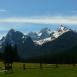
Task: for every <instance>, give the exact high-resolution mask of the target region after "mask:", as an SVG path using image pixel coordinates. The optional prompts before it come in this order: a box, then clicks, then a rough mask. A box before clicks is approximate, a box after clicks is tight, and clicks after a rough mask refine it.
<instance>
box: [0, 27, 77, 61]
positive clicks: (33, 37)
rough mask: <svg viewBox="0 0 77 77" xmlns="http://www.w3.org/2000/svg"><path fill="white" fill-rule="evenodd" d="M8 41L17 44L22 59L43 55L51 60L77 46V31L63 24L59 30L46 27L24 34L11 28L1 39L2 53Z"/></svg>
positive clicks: (0, 49)
mask: <svg viewBox="0 0 77 77" xmlns="http://www.w3.org/2000/svg"><path fill="white" fill-rule="evenodd" d="M7 43H10V44H11V45H14V44H16V45H17V48H18V54H19V56H20V57H21V58H22V59H26V60H31V59H33V60H35V59H39V58H40V56H41V57H42V59H43V60H44V59H45V58H46V57H47V58H46V59H45V60H47V62H50V59H51V58H52V57H53V56H55V55H57V54H59V53H60V54H61V53H66V52H67V51H68V52H69V50H70V49H71V48H73V47H76V46H77V32H75V31H73V30H71V29H68V28H66V27H64V26H61V27H60V28H59V29H58V30H57V31H53V32H52V30H50V29H48V28H44V29H42V30H40V31H39V32H29V33H28V34H26V35H24V34H23V33H22V32H20V31H15V30H14V29H11V30H9V32H8V33H7V35H6V36H4V37H3V38H2V39H1V40H0V52H1V53H2V52H3V51H4V47H5V45H6V44H7ZM68 52H67V53H68ZM69 53H70V52H69ZM71 53H72V52H71ZM45 56H46V57H45ZM37 61H39V60H37Z"/></svg>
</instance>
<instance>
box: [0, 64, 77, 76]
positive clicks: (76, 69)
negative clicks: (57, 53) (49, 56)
mask: <svg viewBox="0 0 77 77" xmlns="http://www.w3.org/2000/svg"><path fill="white" fill-rule="evenodd" d="M22 65H23V63H14V64H13V72H12V73H9V72H7V73H5V72H3V71H2V69H4V65H3V63H0V67H1V68H0V77H77V65H76V66H72V65H67V64H66V65H60V64H59V65H58V67H57V68H56V66H55V64H43V65H42V66H43V68H42V69H40V67H39V64H30V63H27V64H26V69H25V71H24V70H23V67H22Z"/></svg>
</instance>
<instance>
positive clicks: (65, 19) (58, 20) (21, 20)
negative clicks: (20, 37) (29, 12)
mask: <svg viewBox="0 0 77 77" xmlns="http://www.w3.org/2000/svg"><path fill="white" fill-rule="evenodd" d="M0 23H17V24H26V23H30V24H77V16H51V17H47V16H45V17H29V18H28V17H10V18H3V19H0Z"/></svg>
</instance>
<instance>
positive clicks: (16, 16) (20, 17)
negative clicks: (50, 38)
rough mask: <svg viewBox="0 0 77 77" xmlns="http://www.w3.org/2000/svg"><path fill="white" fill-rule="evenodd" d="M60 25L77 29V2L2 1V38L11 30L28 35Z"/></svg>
mask: <svg viewBox="0 0 77 77" xmlns="http://www.w3.org/2000/svg"><path fill="white" fill-rule="evenodd" d="M60 24H64V25H65V26H67V27H70V28H72V29H76V28H77V27H76V25H77V0H0V37H1V36H3V35H5V34H6V33H7V32H8V30H9V29H11V28H14V29H16V30H19V31H22V32H23V33H26V32H29V31H38V30H40V29H41V28H44V27H49V28H51V29H52V30H53V29H57V26H58V25H60ZM56 25H57V26H56Z"/></svg>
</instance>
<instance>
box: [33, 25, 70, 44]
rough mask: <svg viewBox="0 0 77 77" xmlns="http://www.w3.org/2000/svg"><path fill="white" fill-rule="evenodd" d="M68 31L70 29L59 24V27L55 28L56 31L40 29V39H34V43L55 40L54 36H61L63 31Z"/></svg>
mask: <svg viewBox="0 0 77 77" xmlns="http://www.w3.org/2000/svg"><path fill="white" fill-rule="evenodd" d="M68 31H70V29H68V28H66V27H64V26H62V25H61V27H60V28H59V29H58V30H57V31H54V32H51V30H50V29H48V28H44V29H42V30H41V31H40V33H42V34H41V36H40V38H41V37H42V38H41V39H40V40H38V41H34V42H35V43H36V44H39V45H42V44H43V43H45V42H48V41H52V40H55V39H56V38H58V37H59V36H61V35H62V34H63V33H65V32H68Z"/></svg>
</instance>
